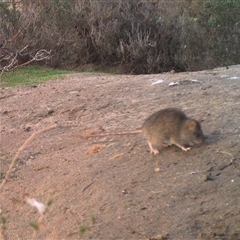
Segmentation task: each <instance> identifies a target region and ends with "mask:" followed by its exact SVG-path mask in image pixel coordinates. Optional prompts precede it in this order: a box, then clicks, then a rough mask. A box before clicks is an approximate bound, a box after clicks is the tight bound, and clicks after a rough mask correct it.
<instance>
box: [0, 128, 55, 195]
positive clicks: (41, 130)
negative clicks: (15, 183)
mask: <svg viewBox="0 0 240 240" xmlns="http://www.w3.org/2000/svg"><path fill="white" fill-rule="evenodd" d="M55 127H57V124H53V125H50V126H48V127H46V128H43V129H40V130H38V131H36V132H33V133H32V135H31V136H30V137H29V138H28V139H27V140H26V141H25V142H24V143H23V145H22V146H21V147H20V148H19V149H18V151H17V153H16V155H15V157H14V158H13V160H12V162H11V164H10V166H9V168H8V171H7V173H6V175H5V178H4V179H3V181H2V183H1V185H0V190H1V189H2V187H3V185H4V184H5V183H6V181H7V179H8V177H9V174H10V173H11V171H12V169H13V167H14V165H15V162H16V160H17V158H18V157H19V155H20V153H21V152H22V151H23V149H24V148H26V146H27V145H28V144H29V143H30V142H31V141H32V140H33V139H34V138H35V136H36V135H38V134H40V133H42V132H45V131H47V130H50V129H52V128H55Z"/></svg>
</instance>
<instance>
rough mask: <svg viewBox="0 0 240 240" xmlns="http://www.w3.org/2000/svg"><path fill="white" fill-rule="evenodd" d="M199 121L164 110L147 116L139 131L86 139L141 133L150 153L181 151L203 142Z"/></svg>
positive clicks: (170, 109) (170, 110)
mask: <svg viewBox="0 0 240 240" xmlns="http://www.w3.org/2000/svg"><path fill="white" fill-rule="evenodd" d="M200 122H201V120H200V119H199V120H195V119H192V118H189V117H187V115H186V114H185V113H184V112H183V111H182V110H180V109H178V108H165V109H162V110H160V111H158V112H155V113H153V114H152V115H151V116H149V117H148V118H147V119H146V120H145V122H144V123H143V125H142V128H141V129H137V130H133V131H127V132H117V133H102V134H96V135H90V136H88V137H95V136H96V137H97V136H109V135H128V134H138V133H142V134H143V135H144V136H145V138H146V139H147V142H148V145H149V148H150V153H153V154H158V153H159V150H158V149H159V148H162V147H168V146H171V145H176V146H178V147H179V148H181V149H182V150H183V151H188V150H190V149H191V148H190V146H193V145H199V144H202V143H203V142H204V139H205V136H204V134H203V132H202V128H201V125H200Z"/></svg>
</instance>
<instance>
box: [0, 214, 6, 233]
mask: <svg viewBox="0 0 240 240" xmlns="http://www.w3.org/2000/svg"><path fill="white" fill-rule="evenodd" d="M0 227H1V229H2V230H3V231H4V230H6V229H7V220H6V218H5V217H4V216H3V213H2V211H1V210H0Z"/></svg>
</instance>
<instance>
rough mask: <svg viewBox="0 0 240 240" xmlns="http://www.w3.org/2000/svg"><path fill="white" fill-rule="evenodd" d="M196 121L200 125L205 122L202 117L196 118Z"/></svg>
mask: <svg viewBox="0 0 240 240" xmlns="http://www.w3.org/2000/svg"><path fill="white" fill-rule="evenodd" d="M195 120H196V121H197V122H199V123H201V122H203V121H204V119H203V117H202V116H197V117H196V118H195Z"/></svg>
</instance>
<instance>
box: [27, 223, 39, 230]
mask: <svg viewBox="0 0 240 240" xmlns="http://www.w3.org/2000/svg"><path fill="white" fill-rule="evenodd" d="M29 225H30V227H32V229H33V230H34V231H38V230H39V226H38V224H37V223H36V222H30V223H29Z"/></svg>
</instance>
